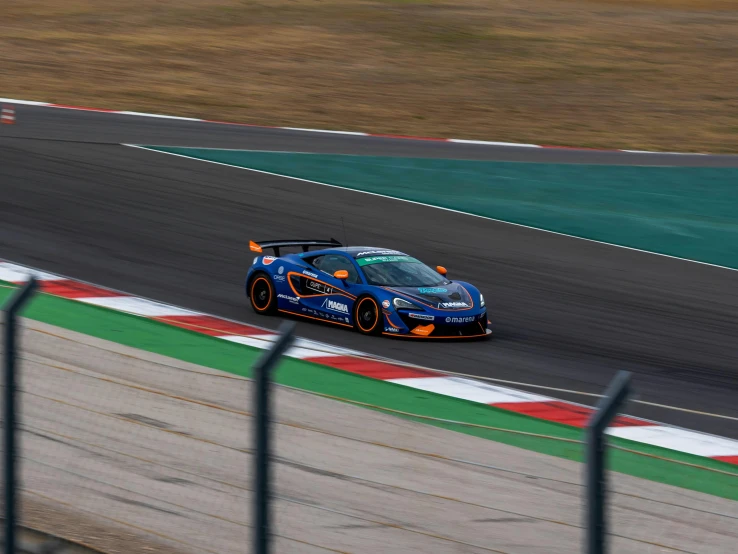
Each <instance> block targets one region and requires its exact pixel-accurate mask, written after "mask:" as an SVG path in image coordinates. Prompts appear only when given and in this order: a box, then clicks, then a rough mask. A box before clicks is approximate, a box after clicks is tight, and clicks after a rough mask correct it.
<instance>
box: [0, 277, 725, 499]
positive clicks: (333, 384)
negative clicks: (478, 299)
mask: <svg viewBox="0 0 738 554" xmlns="http://www.w3.org/2000/svg"><path fill="white" fill-rule="evenodd" d="M11 293H12V289H11V288H6V287H0V302H4V301H5V300H6V299H7V298H8V297H9V296H10V294H11ZM23 315H24V316H26V317H29V318H31V319H34V320H38V321H42V322H44V323H48V324H51V325H56V326H59V327H63V328H65V329H69V330H71V331H76V332H79V333H84V334H87V335H90V336H93V337H97V338H101V339H105V340H109V341H113V342H116V343H118V344H123V345H126V346H131V347H134V348H139V349H141V350H146V351H149V352H154V353H157V354H162V355H164V356H169V357H172V358H176V359H178V360H182V361H186V362H191V363H195V364H199V365H203V366H206V367H211V368H214V369H219V370H222V371H226V372H229V373H232V374H236V375H242V376H245V377H249V376H250V375H251V366H252V365H253V364H254V362H255V361H256V360H257V358H258V357H259V356H260V355H261V354H262V352H263V351H261V350H259V349H257V348H253V347H250V346H245V345H241V344H237V343H232V342H228V341H224V340H222V339H218V338H215V337H210V336H206V335H201V334H198V333H196V332H193V331H189V330H186V329H180V328H177V327H172V326H169V325H167V324H165V323H161V322H158V321H154V320H150V319H146V318H142V317H138V316H134V315H129V314H125V313H121V312H116V311H113V310H109V309H106V308H100V307H97V306H92V305H88V304H84V303H81V302H76V301H73V300H67V299H64V298H58V297H54V296H50V295H46V294H43V295H38V296H36V297H35V298H34V299H33V300H32V301H31V303H30V304H29V306H28V307H27V308H26V310H25V311H24V313H23ZM276 380H277V382H279V383H281V384H284V385H289V386H292V387H296V388H299V389H303V390H307V391H313V392H317V393H321V394H327V395H332V396H336V397H340V398H343V399H346V400H348V401H354V402H362V403H367V404H373V405H376V406H381V407H384V408H389V409H391V410H398V411H403V412H409V413H413V414H419V415H423V416H431V417H435V418H441V419H448V420H454V421H462V422H466V423H472V424H478V425H485V426H490V427H497V428H502V429H506V430H510V431H520V432H522V433H530V434H538V435H546V436H550V437H558V438H561V439H570V440H582V439H583V438H584V437H583V431H582V430H581V429H577V428H574V427H569V426H566V425H561V424H558V423H552V422H548V421H544V420H540V419H535V418H533V417H529V416H526V415H522V414H516V413H513V412H508V411H505V410H501V409H498V408H494V407H491V406H487V405H484V404H478V403H474V402H469V401H466V400H461V399H457V398H452V397H448V396H443V395H439V394H435V393H430V392H425V391H420V390H417V389H412V388H409V387H405V386H402V385H396V384H394V383H387V382H384V381H377V380H374V379H370V378H367V377H363V376H361V375H355V374H352V373H348V372H344V371H340V370H337V369H333V368H329V367H326V366H321V365H318V364H314V363H310V362H306V361H303V360H298V359H293V358H284V359H283V361H282V362H281V363H280V365H279V369H278V371H277V372H276ZM409 419H417V418H412V417H409ZM422 421H423V422H424V423H428V424H431V425H435V426H437V427H443V428H446V429H451V430H454V431H458V432H462V433H466V434H469V435H473V436H477V437H482V438H485V439H490V440H494V441H498V442H502V443H505V444H510V445H513V446H517V447H520V448H525V449H528V450H533V451H536V452H540V453H543V454H549V455H552V456H558V457H561V458H566V459H569V460H575V461H582V460H583V446H582V445H581V444H577V443H571V442H564V441H559V440H552V439H550V438H542V437H536V436H532V435H525V434H516V433H511V432H506V431H496V430H491V429H483V428H473V427H465V426H461V425H458V424H454V423H444V422H440V421H428V420H422ZM610 441H611V444H614V445H617V446H620V447H623V448H628V449H632V450H637V451H638V452H641V453H643V454H646V455H648V456H643V455H641V454H636V453H632V452H624V451H621V450H616V449H611V450H610V453H609V462H610V467H611V469H612V470H614V471H618V472H621V473H626V474H629V475H633V476H636V477H642V478H646V479H650V480H652V481H658V482H661V483H666V484H669V485H675V486H679V487H683V488H687V489H692V490H695V491H700V492H704V493H708V494H712V495H715V496H720V497H724V498H728V499H732V500H738V472H736V468H735V466H733V465H731V464H727V463H724V462H720V461H717V460H711V459H709V458H703V457H700V456H693V455H690V454H683V453H680V452H676V451H673V450H668V449H664V448H659V447H656V446H650V445H646V444H642V443H637V442H633V441H628V440H624V439H620V438H617V437H612V438H611V439H610ZM428 450H429V451H433V445H432V444H431V445H428ZM459 457H460V458H464V457H468V458H472V459H475V461H480V462H481V461H485V460H479V459H476V458H475V456H473V455H472V454H469V453H459ZM486 461H488V462H489V463H491V464H494V460H486ZM675 462H683V464H679V463H675ZM684 464H693V465H694V466H700V467H692V466H690V465H684ZM711 470H717V471H711ZM721 472H723V473H721ZM728 473H730V474H728Z"/></svg>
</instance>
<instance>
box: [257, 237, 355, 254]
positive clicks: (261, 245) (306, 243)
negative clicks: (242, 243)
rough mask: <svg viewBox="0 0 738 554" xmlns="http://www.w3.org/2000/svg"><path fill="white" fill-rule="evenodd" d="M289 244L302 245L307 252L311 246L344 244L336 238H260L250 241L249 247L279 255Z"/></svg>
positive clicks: (332, 246) (333, 246)
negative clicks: (268, 250)
mask: <svg viewBox="0 0 738 554" xmlns="http://www.w3.org/2000/svg"><path fill="white" fill-rule="evenodd" d="M288 246H301V247H302V251H303V252H307V251H308V250H309V249H310V247H311V246H328V247H331V248H336V247H339V246H343V245H342V244H341V243H340V242H338V241H337V240H336V239H334V238H332V239H331V240H263V241H262V240H260V241H259V242H254V241H253V240H250V241H249V248H250V249H251V251H252V252H263V251H264V249H265V248H271V249H272V250H274V255H275V256H277V257H279V249H280V248H284V247H288Z"/></svg>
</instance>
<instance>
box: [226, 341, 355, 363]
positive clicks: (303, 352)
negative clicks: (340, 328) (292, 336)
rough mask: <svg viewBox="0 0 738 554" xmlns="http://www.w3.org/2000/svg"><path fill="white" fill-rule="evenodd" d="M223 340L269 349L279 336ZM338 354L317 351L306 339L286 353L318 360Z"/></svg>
mask: <svg viewBox="0 0 738 554" xmlns="http://www.w3.org/2000/svg"><path fill="white" fill-rule="evenodd" d="M218 338H221V339H223V340H227V341H230V342H237V343H238V344H245V345H247V346H253V347H255V348H262V349H264V348H269V347H270V346H271V345H272V343H273V342H274V341H276V340H277V338H278V336H277V335H251V336H249V335H246V336H244V335H241V336H238V335H224V336H221V337H218ZM340 355H341V354H339V353H338V352H335V353H331V352H326V351H325V350H321V351H319V350H316V349H315V347H314V343H312V341H309V340H306V339H299V338H298V339H296V340H295V343H294V345H293V346H291V347H290V348H289V350H287V352H285V356H289V357H290V358H300V359H304V358H316V357H318V356H320V357H321V358H331V357H334V356H340Z"/></svg>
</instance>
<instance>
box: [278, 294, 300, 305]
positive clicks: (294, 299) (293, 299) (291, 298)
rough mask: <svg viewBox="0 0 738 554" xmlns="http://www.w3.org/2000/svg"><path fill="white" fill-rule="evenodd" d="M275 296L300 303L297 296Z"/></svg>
mask: <svg viewBox="0 0 738 554" xmlns="http://www.w3.org/2000/svg"><path fill="white" fill-rule="evenodd" d="M277 298H283V299H284V300H289V301H290V302H292V303H293V304H299V303H300V299H299V298H297V297H296V296H287V295H286V294H278V295H277Z"/></svg>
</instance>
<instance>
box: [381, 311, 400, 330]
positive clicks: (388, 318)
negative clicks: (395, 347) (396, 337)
mask: <svg viewBox="0 0 738 554" xmlns="http://www.w3.org/2000/svg"><path fill="white" fill-rule="evenodd" d="M384 316H385V317H386V318H387V323H389V324H390V326H391V327H394V328H395V329H399V327H398V326H397V325H395V324H394V323H392V320H391V319H390V316H389V314H388V313H385V314H384Z"/></svg>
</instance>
